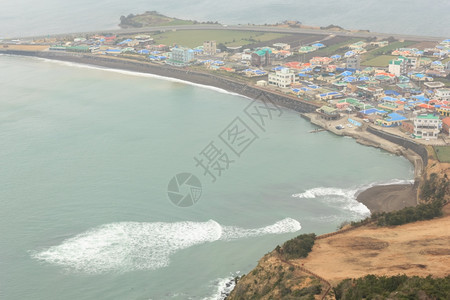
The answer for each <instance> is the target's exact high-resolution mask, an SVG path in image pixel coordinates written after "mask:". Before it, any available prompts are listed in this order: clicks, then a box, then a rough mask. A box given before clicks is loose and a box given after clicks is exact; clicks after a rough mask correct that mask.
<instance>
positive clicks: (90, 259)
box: [32, 218, 301, 273]
mask: <svg viewBox="0 0 450 300" xmlns="http://www.w3.org/2000/svg"><path fill="white" fill-rule="evenodd" d="M300 229H301V225H300V223H299V222H298V221H296V220H294V219H291V218H286V219H283V220H281V221H278V222H276V223H274V224H272V225H269V226H266V227H261V228H256V229H244V228H239V227H234V226H221V225H220V224H219V223H217V222H216V221H214V220H209V221H207V222H176V223H162V222H156V223H138V222H121V223H111V224H105V225H101V226H99V227H96V228H93V229H91V230H88V231H86V232H84V233H81V234H79V235H77V236H75V237H73V238H70V239H67V240H65V241H63V242H62V244H60V245H57V246H53V247H50V248H48V249H46V250H44V251H41V252H37V253H32V257H33V258H35V259H37V260H40V261H44V262H48V263H52V264H56V265H60V266H63V267H65V268H67V269H70V270H75V271H79V272H86V273H103V272H110V271H120V272H128V271H133V270H154V269H159V268H163V267H166V266H168V265H169V263H170V256H171V255H173V254H174V253H176V252H178V251H180V250H183V249H186V248H189V247H192V246H194V245H200V244H204V243H208V242H214V241H219V240H223V241H230V240H235V239H241V238H248V237H257V236H262V235H267V234H282V233H288V232H296V231H298V230H300Z"/></svg>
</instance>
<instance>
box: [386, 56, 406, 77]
mask: <svg viewBox="0 0 450 300" xmlns="http://www.w3.org/2000/svg"><path fill="white" fill-rule="evenodd" d="M407 71H408V59H407V58H406V57H403V56H399V57H398V58H397V59H393V60H391V61H390V62H389V73H391V74H394V75H395V76H397V77H399V76H400V75H404V74H406V73H407Z"/></svg>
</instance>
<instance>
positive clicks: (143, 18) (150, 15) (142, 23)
mask: <svg viewBox="0 0 450 300" xmlns="http://www.w3.org/2000/svg"><path fill="white" fill-rule="evenodd" d="M194 24H218V22H212V21H208V22H198V21H193V20H182V19H177V18H171V17H167V16H165V15H162V14H160V13H158V12H157V11H146V12H145V13H143V14H137V15H134V14H129V15H128V16H121V17H120V23H119V26H120V27H121V28H140V27H152V26H175V25H194Z"/></svg>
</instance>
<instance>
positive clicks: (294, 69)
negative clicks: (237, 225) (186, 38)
mask: <svg viewBox="0 0 450 300" xmlns="http://www.w3.org/2000/svg"><path fill="white" fill-rule="evenodd" d="M198 33H199V34H201V31H199V32H198ZM311 38H321V40H319V41H311ZM291 40H292V39H291ZM307 40H308V39H307ZM309 40H310V42H308V43H303V42H298V41H295V40H292V42H291V43H289V41H287V42H275V43H271V42H273V41H268V42H267V43H261V42H260V43H259V44H260V45H259V46H257V47H254V48H246V47H243V46H225V45H224V44H223V43H218V42H216V41H215V40H208V41H204V42H203V43H202V44H200V45H198V46H197V47H192V48H190V47H185V46H183V45H179V44H177V43H173V44H170V45H165V44H160V43H158V41H157V40H156V39H154V38H153V36H152V33H149V34H136V35H122V36H118V35H112V34H111V35H107V34H93V35H90V36H86V37H75V38H73V39H72V38H70V39H69V38H67V37H66V38H59V39H52V40H50V41H49V40H43V41H33V42H32V44H44V45H46V46H47V48H46V49H45V51H50V52H70V53H89V54H94V55H99V56H116V57H123V58H127V59H135V60H139V61H146V62H150V63H153V64H159V65H170V66H174V67H177V68H185V69H192V70H200V71H205V72H212V73H215V74H218V75H222V76H226V77H229V78H231V79H234V80H240V81H247V82H248V83H249V84H252V85H255V86H257V87H259V88H260V89H266V90H269V91H273V92H278V93H282V94H285V95H289V96H292V97H296V98H299V99H302V100H306V101H311V102H314V103H318V104H320V107H319V108H318V109H317V111H316V112H317V115H318V116H319V117H320V119H322V122H321V125H322V126H327V127H328V128H327V129H330V130H332V131H335V132H336V131H339V130H342V131H355V130H358V128H359V127H364V126H365V125H366V124H373V125H374V126H377V127H379V128H380V129H382V130H385V131H388V132H391V133H394V134H397V135H399V136H402V137H404V138H408V139H412V140H416V141H417V142H419V143H424V144H432V145H446V144H448V143H449V142H450V39H445V40H442V41H440V42H437V43H436V42H412V41H397V40H395V39H382V40H380V39H376V38H372V39H360V40H355V39H354V38H353V39H342V37H335V36H332V35H331V36H326V37H323V36H312V37H309ZM340 41H341V42H340ZM337 42H338V43H337ZM339 42H340V43H339ZM14 44H22V42H21V41H19V40H14V41H3V49H5V48H6V49H7V48H8V47H13V46H14ZM325 54H326V55H325ZM324 124H325V125H324Z"/></svg>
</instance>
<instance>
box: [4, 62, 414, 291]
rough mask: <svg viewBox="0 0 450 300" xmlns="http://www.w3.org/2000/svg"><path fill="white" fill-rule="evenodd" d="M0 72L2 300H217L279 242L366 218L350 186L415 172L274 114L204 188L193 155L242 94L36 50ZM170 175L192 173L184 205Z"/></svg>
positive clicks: (236, 112) (240, 105)
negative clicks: (192, 198) (176, 200)
mask: <svg viewBox="0 0 450 300" xmlns="http://www.w3.org/2000/svg"><path fill="white" fill-rule="evenodd" d="M0 74H2V81H1V82H0V91H1V93H2V97H1V100H0V140H1V147H0V166H1V169H0V182H1V183H2V188H1V189H0V201H1V202H0V205H1V211H0V236H1V239H0V270H1V272H0V298H1V299H188V298H190V299H204V298H206V299H208V297H212V298H211V299H216V298H214V295H215V294H216V293H217V292H216V291H217V289H218V284H219V283H220V282H223V281H224V280H225V279H226V278H229V277H230V276H234V275H235V274H237V273H238V272H243V273H245V272H248V271H249V270H251V269H252V268H253V267H254V266H255V264H256V262H257V260H258V259H259V258H260V257H261V256H262V255H263V254H265V253H267V252H268V251H270V250H272V249H273V248H274V247H275V246H276V245H277V244H280V243H282V242H283V241H285V240H287V239H289V238H291V237H294V236H296V235H297V234H300V233H306V232H316V233H317V234H320V233H325V232H330V231H332V230H334V229H335V228H336V227H337V226H338V225H339V224H340V223H341V222H342V221H344V220H355V219H360V218H362V217H364V216H366V215H367V213H368V211H367V209H366V208H365V207H364V206H363V205H361V204H359V203H358V202H356V201H355V197H354V195H355V193H356V192H357V190H358V189H362V188H364V187H367V186H370V185H371V184H374V183H389V182H395V181H398V180H400V181H407V180H410V179H411V178H412V176H413V168H412V166H411V164H410V163H409V162H408V161H407V160H406V159H404V158H402V157H397V156H393V155H391V154H388V153H386V152H384V151H381V150H378V149H374V148H369V147H363V146H361V145H359V144H357V143H356V142H355V141H354V140H352V139H350V138H342V137H337V136H334V135H332V134H329V133H327V132H322V133H318V134H312V133H309V131H311V130H312V129H314V127H313V126H312V125H311V124H309V123H308V122H307V121H305V120H303V119H302V118H300V117H299V115H298V114H297V113H295V112H292V111H289V110H284V109H283V110H282V115H281V116H280V117H276V118H275V117H274V118H273V120H271V121H270V122H268V123H267V128H266V132H258V131H257V128H255V127H253V129H254V130H255V132H256V133H257V134H258V138H257V139H256V140H255V141H254V142H253V143H252V144H251V145H250V146H249V147H248V148H247V149H246V150H245V152H243V153H242V155H241V156H240V157H236V156H232V155H231V154H230V158H233V159H234V160H235V161H234V162H233V163H232V164H230V167H229V169H228V170H226V171H224V172H223V173H222V175H221V176H220V177H218V178H217V180H216V182H214V183H212V182H211V180H210V179H209V177H208V176H203V175H202V174H203V173H202V169H200V168H199V167H196V166H195V161H194V157H195V156H199V153H200V152H201V151H202V150H203V149H204V148H205V147H206V146H207V145H208V144H209V143H210V142H211V141H214V142H216V143H217V145H220V143H219V141H220V140H219V139H218V135H219V134H220V133H221V132H222V131H223V130H224V129H225V128H227V126H228V125H229V124H230V122H231V121H233V120H234V119H235V118H236V117H241V118H242V119H243V120H245V118H244V115H243V111H244V108H245V107H246V106H247V105H249V104H250V103H252V100H251V99H248V98H244V97H240V96H236V95H232V94H229V93H226V92H223V91H218V90H215V89H211V88H202V87H198V86H193V85H189V84H184V83H180V82H175V81H168V80H161V79H157V78H153V77H151V76H145V75H139V74H136V73H130V72H119V71H108V70H101V69H96V68H92V67H83V66H78V65H73V64H68V63H60V62H51V61H45V60H42V59H33V58H22V57H11V56H0ZM246 122H247V124H248V125H249V126H252V125H251V123H250V122H249V121H248V120H247V121H246ZM222 148H225V147H224V146H223V144H222ZM180 172H192V173H194V174H196V175H197V176H198V178H199V179H200V180H201V181H202V185H203V194H202V196H201V198H200V200H199V201H198V203H197V204H196V205H194V206H192V207H189V208H179V207H177V206H175V205H173V204H172V203H171V202H170V201H169V199H168V196H167V184H168V182H169V179H170V178H171V177H172V176H174V175H175V174H177V173H180Z"/></svg>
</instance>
